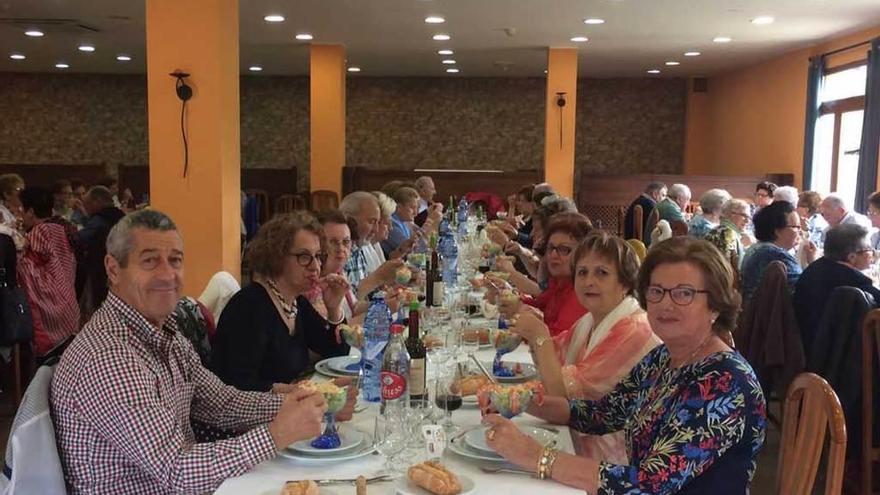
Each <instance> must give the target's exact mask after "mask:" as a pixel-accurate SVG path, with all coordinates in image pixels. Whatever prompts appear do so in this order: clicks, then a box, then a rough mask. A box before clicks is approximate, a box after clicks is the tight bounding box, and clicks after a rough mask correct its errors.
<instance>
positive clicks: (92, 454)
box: [0, 177, 880, 494]
mask: <svg viewBox="0 0 880 495" xmlns="http://www.w3.org/2000/svg"><path fill="white" fill-rule="evenodd" d="M0 184H2V178H0ZM771 186H772V187H771ZM779 189H781V188H775V186H773V185H772V184H761V185H759V187H758V193H760V194H758V193H756V195H755V205H756V206H754V207H753V205H751V204H750V203H749V202H746V201H743V200H739V199H733V198H731V195H730V194H728V193H727V192H725V191H723V190H721V189H712V190H710V191H707V192H706V193H705V194H704V195H703V197H702V198H701V200H700V206H701V208H702V212H701V213H698V214H697V215H696V216H694V217H693V218H692V219H691V221H690V225H691V226H692V227H693V233H692V235H686V236H675V237H671V238H663V237H668V236H662V235H658V236H654V238H653V239H652V240H651V242H650V243H649V244H650V248H649V249H647V250H644V251H643V249H644V248H645V246H641V248H640V247H639V245H638V243H634V242H631V241H630V240H625V239H624V238H621V237H618V236H616V235H614V234H613V233H610V232H606V231H603V230H601V229H596V228H594V227H593V225H592V223H591V221H590V219H589V218H587V217H586V216H585V215H583V214H581V213H579V212H578V211H577V208H576V206H575V204H574V202H573V201H572V200H571V199H569V198H566V197H563V196H562V195H560V194H559V193H557V192H555V191H553V189H552V187H551V186H550V185H549V184H537V185H528V186H524V187H522V188H521V189H520V190H519V191H517V192H516V193H515V194H513V195H511V196H510V197H509V198H507V199H508V209H507V215H506V216H505V217H504V219H499V220H497V221H494V222H490V223H489V224H488V225H487V226H486V228H485V235H486V237H487V238H488V240H490V241H491V242H492V243H495V244H498V245H499V246H501V247H502V250H503V252H504V253H505V255H506V256H498V257H497V259H496V265H495V270H496V271H502V272H506V273H507V274H508V276H506V277H504V278H499V277H496V276H495V275H487V276H486V279H485V280H484V281H483V285H485V287H486V295H487V299H489V302H491V303H495V304H497V305H498V307H499V311H500V312H501V313H502V314H503V315H504V316H505V318H507V319H508V320H509V322H510V330H511V331H512V332H514V333H516V334H518V335H521V336H522V337H523V338H524V340H525V341H526V342H527V344H528V346H529V348H530V350H531V353H532V356H533V359H534V361H535V365H536V366H537V368H538V370H539V374H540V377H541V380H542V382H543V385H544V388H545V390H546V392H547V396H546V397H545V398H544V400H543V401H541V402H540V403H537V402H536V403H533V404H531V405H530V407H529V409H528V411H529V412H530V413H531V414H533V415H535V416H538V417H540V418H543V419H545V420H547V421H549V422H551V423H556V424H563V425H568V426H570V427H572V428H574V429H575V430H577V431H578V432H581V434H582V436H581V439H580V440H581V443H582V446H583V447H584V448H583V449H582V453H581V455H580V456H574V455H568V454H564V453H561V452H556V451H553V450H552V449H550V450H549V451H548V450H547V449H548V448H545V447H542V446H541V445H540V444H538V443H537V442H536V441H534V440H533V439H531V438H530V437H527V436H525V435H524V434H523V433H522V432H521V431H520V430H518V429H517V428H516V427H515V426H513V424H512V423H511V422H510V421H509V420H506V419H504V418H502V417H500V416H498V415H494V414H489V415H487V416H486V418H485V422H486V423H487V424H488V425H490V426H491V428H489V429H488V431H487V433H486V441H487V443H488V444H489V445H490V446H491V447H492V448H493V449H494V450H496V451H497V452H499V453H500V454H501V455H503V456H504V457H506V458H507V459H508V460H509V461H510V462H512V463H513V464H516V465H518V466H520V467H521V468H523V469H527V470H530V471H537V470H538V467H539V466H540V465H542V463H544V464H546V463H547V462H549V463H551V465H552V469H551V470H549V475H550V477H551V478H552V479H553V480H555V481H558V482H560V483H564V484H567V485H571V486H574V487H577V488H580V489H583V490H586V491H587V492H588V493H688V494H701V493H722V494H724V493H730V494H734V493H738V494H739V493H744V492H746V490H747V487H748V485H749V482H750V480H751V478H752V476H753V475H754V471H755V469H756V458H757V453H758V451H759V450H760V448H761V447H762V445H763V441H764V433H765V418H766V413H765V407H766V404H765V399H764V396H763V392H762V389H761V385H760V384H759V383H758V381H757V379H756V377H755V374H754V372H753V370H752V368H751V366H750V364H749V363H748V362H747V361H746V360H745V359H744V358H743V357H742V356H741V355H740V354H739V353H737V352H736V351H735V350H734V349H733V348H732V346H731V345H730V344H729V342H728V340H727V339H726V338H725V336H726V335H729V334H730V332H731V331H733V330H734V327H735V326H736V320H737V314H738V312H739V311H740V307H741V304H742V298H741V296H740V291H739V290H738V289H737V287H741V288H742V291H743V294H744V297H748V290H751V288H752V287H754V284H755V280H760V277H761V269H762V268H761V266H760V265H762V264H764V265H766V264H767V263H769V262H770V261H772V260H775V259H785V260H786V261H793V262H794V264H792V265H791V267H792V270H791V271H790V272H789V273H790V274H791V273H792V272H795V270H794V267H795V265H797V267H798V269H797V271H796V274H795V276H794V279H793V283H797V284H800V283H801V282H804V283H806V282H805V281H807V280H821V281H823V283H827V281H828V280H841V281H844V280H845V281H846V283H851V281H852V280H856V279H858V280H857V281H858V282H859V283H862V282H864V280H863V279H860V278H858V277H857V275H860V273H859V270H863V269H864V268H866V267H867V265H869V264H870V263H871V259H872V258H871V257H872V256H873V249H874V247H873V244H872V243H871V242H872V240H871V239H869V237H868V230H867V229H866V228H864V227H863V226H861V225H858V221H857V220H852V219H858V218H859V217H857V216H856V215H857V214H854V213H853V212H851V211H849V210H848V209H846V207H845V206H842V204H843V203H842V202H841V201H840V200H839V198H838V197H837V196H834V195H831V196H828V197H826V198H825V199H824V200H821V202H819V203H818V204H817V201H816V195H815V193H810V192H806V193H802V194H801V195H800V196H799V197H798V195H797V194H796V191H794V193H795V195H794V196H792V195H791V191H790V190H789V191H786V190H785V189H783V191H782V192H781V193H780V195H779V196H778V197H777V196H776V194H775V193H776V192H778V191H779ZM792 189H793V188H792ZM25 191H27V190H25ZM435 194H436V190H435V187H434V184H433V181H431V179H430V178H429V177H423V178H420V179H419V180H417V181H416V182H415V183H413V184H408V183H405V182H402V181H395V183H389V184H387V185H386V186H385V187H383V188H382V191H381V192H380V191H376V192H368V191H356V192H352V193H350V194H348V195H346V196H345V197H344V198H343V199H342V201H341V202H340V206H339V210H331V211H324V212H321V213H320V214H317V215H314V214H312V213H310V212H305V211H300V212H294V213H290V214H283V215H277V216H275V217H273V218H272V219H271V220H270V221H269V222H268V223H266V224H264V225H262V226H261V227H260V229H259V231H258V232H257V234H256V236H255V238H253V239H252V240H251V241H250V243H249V244H248V247H247V250H246V252H245V258H246V262H247V263H246V265H247V266H248V267H249V269H250V271H251V280H250V282H249V283H248V284H247V285H245V286H244V287H243V288H241V289H240V290H228V291H220V292H223V294H222V295H221V296H220V297H219V299H222V302H220V303H219V304H207V305H204V306H210V309H211V310H212V311H211V310H209V311H207V312H204V311H203V313H204V316H205V317H206V318H205V319H206V320H208V323H205V324H204V326H208V327H214V326H216V329H214V328H210V329H209V330H208V333H209V334H210V335H209V338H207V339H206V338H205V336H204V332H201V333H195V334H194V333H193V332H192V331H190V330H185V329H184V327H188V326H189V325H187V324H185V323H184V320H183V319H181V318H179V317H177V316H176V315H177V314H178V313H179V312H180V308H181V305H182V304H186V301H187V298H182V297H181V288H182V285H183V280H182V278H183V267H184V260H185V256H184V237H185V233H182V232H179V231H178V229H177V227H176V226H175V224H174V222H173V220H172V219H171V218H169V217H168V216H166V215H164V214H163V213H161V212H159V211H155V210H149V209H147V210H140V211H136V212H133V213H130V214H128V215H126V216H124V217H123V218H122V219H121V220H119V221H118V222H116V223H115V225H114V226H113V227H112V229H110V231H109V233H108V235H107V239H106V250H107V254H108V256H107V258H106V277H107V279H108V281H109V293H108V295H107V296H106V299H104V300H103V304H101V306H100V308H99V309H97V311H96V312H95V313H94V314H93V315H91V317H90V319H89V320H88V322H87V323H86V325H85V326H84V327H83V329H82V331H81V332H80V333H79V335H78V336H77V337H76V338H75V339H74V341H73V342H72V343H71V344H70V347H69V348H68V349H67V350H66V351H65V353H64V355H63V357H62V359H61V362H60V364H59V366H58V368H57V370H56V372H55V377H54V379H53V381H52V385H51V394H50V404H51V409H52V417H53V421H54V424H55V429H56V437H57V439H58V447H59V452H60V456H61V460H62V464H63V467H64V475H65V480H66V483H67V484H68V487H69V489H70V491H71V493H81V492H83V493H85V492H115V493H117V492H118V493H122V492H124V493H155V492H163V493H165V492H167V493H171V492H179V491H186V492H205V491H212V490H214V489H216V488H217V487H218V486H219V485H220V484H221V483H222V482H223V481H224V480H226V479H227V478H230V477H233V476H237V475H240V474H243V473H244V472H246V471H248V470H249V469H251V468H252V467H253V466H255V465H256V464H258V463H260V462H262V461H264V460H267V459H270V458H272V457H273V456H274V455H275V452H276V451H277V450H280V449H282V448H284V447H286V446H287V445H289V444H291V443H293V442H294V441H297V440H302V439H306V438H311V437H314V436H316V435H317V434H318V433H319V430H320V425H321V417H322V414H323V412H324V410H325V408H326V405H325V404H324V402H323V399H322V398H321V396H320V395H316V394H315V393H313V392H312V391H309V390H307V389H303V388H301V387H299V386H297V385H296V382H297V381H298V380H300V379H301V378H302V377H303V376H304V374H305V373H307V372H309V371H310V369H311V366H312V365H313V364H314V363H315V362H317V361H318V360H319V359H323V358H326V357H331V356H339V355H346V354H348V353H349V348H348V345H346V344H345V343H344V342H343V341H342V340H340V339H339V338H338V336H337V332H336V329H337V327H338V326H339V325H341V324H343V323H358V322H362V321H363V318H364V316H365V313H366V311H367V308H368V300H369V297H370V295H371V294H373V293H374V292H376V291H378V290H383V289H387V288H389V287H390V286H392V285H393V283H394V279H395V274H396V272H397V269H398V268H400V267H402V266H403V265H404V263H405V261H404V260H405V259H406V257H407V256H408V255H409V254H410V253H411V252H412V251H413V250H416V249H420V248H423V246H424V243H425V241H426V239H427V238H428V237H430V236H431V235H432V234H433V233H434V232H436V231H437V229H438V227H439V225H440V222H441V219H442V216H443V205H442V204H440V203H436V202H434V201H433V196H434V195H435ZM23 197H24V198H27V194H24V195H23ZM690 197H691V196H690V190H689V189H688V188H687V186H684V185H681V184H675V185H673V186H672V187H670V188H669V194H668V195H667V188H666V186H665V185H663V184H656V183H655V184H650V185H649V186H648V188H647V189H646V191H645V194H644V195H643V196H642V197H640V198H639V199H637V200H636V201H635V202H634V203H633V204H634V205H635V204H640V205H642V207H643V209H645V210H646V214H645V217H646V218H647V217H648V216H649V213H650V212H651V210H653V208H657V209H658V210H659V212H660V217H661V219H662V220H665V221H681V220H682V219H685V218H687V215H688V210H689V209H690V206H689V204H690ZM4 198H6V196H5V195H4ZM774 198H775V199H774ZM768 199H769V200H768ZM793 199H794V200H795V201H796V202H793V201H792V200H793ZM29 201H30V200H27V201H23V202H22V203H23V204H24V205H25V210H26V211H32V210H33V209H34V208H33V206H30V207H28V205H30V204H31V203H29ZM875 201H876V209H875V210H872V212H874V213H877V212H880V196H878V195H875V196H872V199H871V203H872V208H875V206H874V204H875ZM802 202H803V204H801V203H802ZM5 204H6V205H7V206H8V205H9V204H10V203H9V201H8V200H6V202H5ZM13 206H14V204H13ZM753 209H754V210H755V211H753ZM801 210H803V211H801ZM819 210H821V217H822V218H824V219H825V220H827V223H828V224H829V226H828V228H827V232H822V236H821V238H820V237H817V238H816V239H817V240H818V242H820V243H822V244H823V246H824V250H825V252H824V256H823V257H821V258H819V259H816V257H817V253H818V250H819V249H821V247H820V246H818V245H816V244H815V241H813V240H812V237H810V238H805V239H802V238H801V237H802V235H801V233H802V232H807V231H808V226H810V225H815V224H817V223H818V221H817V219H816V215H817V212H818V211H819ZM841 210H842V211H841ZM44 213H45V212H44V211H42V210H41V211H40V212H37V213H34V214H37V215H42V214H44ZM28 215H32V214H31V213H28ZM628 218H631V217H629V216H628ZM871 218H872V219H875V218H877V215H876V214H872V216H871ZM630 221H632V220H630ZM752 221H753V223H754V229H753V230H750V229H749V228H748V227H749V225H750V224H751V223H752ZM811 222H812V223H811ZM43 223H47V222H43ZM50 225H53V226H54V224H50ZM628 228H630V229H631V228H632V227H631V226H628ZM53 230H54V229H53ZM631 231H632V230H629V231H628V232H631ZM751 232H753V233H754V237H755V238H754V239H753V238H752V233H751ZM29 235H30V234H29ZM56 236H57V237H58V238H59V239H64V237H61V234H60V231H59V234H57V235H56ZM57 242H60V241H57ZM802 245H805V246H806V247H804V251H805V252H806V253H807V254H806V257H807V260H808V263H809V264H808V266H807V268H806V270H804V271H801V268H800V264H799V262H798V261H797V258H796V256H797V253H795V252H792V251H793V250H794V249H795V248H796V247H798V246H802ZM846 270H851V271H852V272H853V273H850V272H849V271H846ZM844 271H846V273H843V272H844ZM848 277H849V278H848ZM866 278H867V277H866ZM798 279H799V280H798ZM218 280H220V281H223V280H225V279H224V278H223V277H220V278H216V277H215V279H212V282H211V283H210V284H209V287H208V289H206V291H205V293H206V294H209V293H210V294H214V293H216V292H218V291H217V290H216V288H212V286H213V285H214V284H215V282H217V281H218ZM217 283H221V282H217ZM222 283H228V281H227V282H222ZM507 284H509V286H508V285H507ZM233 285H234V281H233ZM868 286H870V279H868ZM868 286H865V287H866V289H865V290H868V288H867V287H868ZM810 287H811V288H813V289H815V288H816V287H817V286H814V285H813V284H812V283H811V285H810ZM503 289H508V290H513V291H515V292H514V293H515V295H516V297H514V298H511V297H500V295H501V291H502V290H503ZM798 293H800V294H803V297H816V298H818V297H821V294H818V293H817V294H815V295H811V294H810V293H809V292H808V290H807V289H804V290H803V291H801V288H800V286H799V285H798V286H797V291H796V292H795V294H796V297H797V294H798ZM203 296H204V294H203ZM397 297H399V296H398V295H396V293H395V292H393V291H390V292H388V294H387V299H388V301H389V305H390V306H392V309H394V308H395V307H396V304H399V303H400V301H399V300H396V298H397ZM200 299H202V298H200ZM191 302H192V301H190V303H191ZM196 307H201V306H196ZM215 321H216V325H214V324H213V323H214V322H215ZM338 384H340V385H348V384H349V382H348V381H346V380H344V379H340V380H339V381H338ZM356 393H357V391H356V390H350V395H349V401H348V403H347V405H346V408H345V409H343V411H342V412H340V413H339V414H338V419H340V420H347V419H350V418H351V417H352V414H353V410H354V400H355V394H356ZM487 412H488V413H491V411H487ZM197 425H203V426H205V427H207V428H210V429H215V430H218V431H219V432H221V433H223V434H222V435H218V436H216V437H210V436H209V437H205V436H203V435H201V433H200V430H199V428H197Z"/></svg>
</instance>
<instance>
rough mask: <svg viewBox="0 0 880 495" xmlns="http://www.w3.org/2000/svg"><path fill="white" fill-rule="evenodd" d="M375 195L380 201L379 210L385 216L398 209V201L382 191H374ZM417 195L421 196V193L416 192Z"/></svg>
mask: <svg viewBox="0 0 880 495" xmlns="http://www.w3.org/2000/svg"><path fill="white" fill-rule="evenodd" d="M373 196H375V197H376V201H378V202H379V210H380V212H381V214H382V216H383V217H390V216H391V215H393V214H394V211H395V210H397V202H396V201H394V200H393V199H391V197H390V196H388V195H387V194H385V193H383V192H382V191H373ZM416 197H417V198H418V197H419V193H416Z"/></svg>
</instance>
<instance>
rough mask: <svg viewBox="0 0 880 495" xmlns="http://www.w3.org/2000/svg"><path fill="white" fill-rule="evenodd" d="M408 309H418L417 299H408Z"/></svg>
mask: <svg viewBox="0 0 880 495" xmlns="http://www.w3.org/2000/svg"><path fill="white" fill-rule="evenodd" d="M409 310H410V311H418V310H419V301H418V300H417V299H413V300H412V301H410V303H409Z"/></svg>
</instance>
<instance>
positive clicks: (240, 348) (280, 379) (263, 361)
mask: <svg viewBox="0 0 880 495" xmlns="http://www.w3.org/2000/svg"><path fill="white" fill-rule="evenodd" d="M296 304H297V307H298V308H299V312H298V313H297V315H296V324H295V326H294V329H295V330H294V333H293V335H290V333H288V331H287V325H285V323H284V320H282V319H281V315H280V314H279V313H278V310H277V309H276V307H275V304H274V303H273V302H272V296H271V295H269V293H268V292H267V291H266V289H265V288H264V287H263V286H262V285H260V284H257V283H251V284H250V285H248V286H246V287H244V288H243V289H241V290H240V291H239V292H238V293H237V294H235V295H234V296H232V299H230V300H229V303H228V304H227V305H226V308H224V309H223V313H221V315H220V321H219V322H218V324H217V334H216V335H215V336H214V342H213V345H212V347H213V356H212V364H213V366H212V368H213V370H214V372H215V373H216V374H217V376H218V377H220V379H221V380H223V381H224V382H225V383H227V384H229V385H232V386H234V387H236V388H238V389H239V390H255V391H269V390H271V389H272V384H274V383H290V382H292V381H293V380H294V379H296V378H298V377H299V376H300V375H302V374H303V373H304V372H306V371H308V369H309V350H312V351H314V352H315V353H317V354H318V355H320V356H321V357H322V358H326V357H331V356H345V355H348V351H349V348H348V345H347V344H345V342H343V343H341V344H337V343H336V327H335V325H330V324H329V323H328V322H327V320H325V319H324V318H323V317H322V316H321V315H320V314H319V313H318V312H317V311H316V310H315V308H314V307H313V306H312V305H311V303H309V301H308V299H306V298H305V297H302V296H300V297H298V298H297V299H296Z"/></svg>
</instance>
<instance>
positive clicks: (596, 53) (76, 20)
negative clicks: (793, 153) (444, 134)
mask: <svg viewBox="0 0 880 495" xmlns="http://www.w3.org/2000/svg"><path fill="white" fill-rule="evenodd" d="M180 1H186V0H180ZM240 5H241V12H240V20H241V21H240V22H241V35H240V36H241V55H240V59H241V64H242V72H243V73H247V72H248V70H247V68H248V67H249V66H250V65H261V66H262V67H263V68H264V70H263V72H262V74H268V75H305V74H307V72H308V44H307V43H303V42H298V41H296V40H294V38H293V36H294V34H295V33H296V32H300V31H307V32H310V33H312V34H314V36H315V41H316V42H326V43H343V44H345V45H346V46H347V51H348V58H349V63H350V64H353V65H358V66H360V67H362V69H363V71H362V72H361V76H444V77H446V76H447V75H446V74H445V72H444V70H445V68H446V66H443V65H442V64H441V63H440V60H441V58H443V57H441V56H439V55H437V54H436V51H437V50H438V49H440V48H451V49H453V50H455V56H454V57H453V58H454V59H455V60H456V61H457V62H458V64H457V66H458V67H459V68H460V69H461V73H460V74H458V75H457V76H449V77H468V76H508V77H510V76H513V77H527V76H532V77H535V76H541V75H542V74H543V70H544V68H545V63H546V47H548V46H578V47H579V48H580V49H581V50H580V62H579V69H580V73H581V75H582V76H591V77H615V76H641V75H644V74H645V71H646V70H647V69H650V68H655V67H656V68H660V69H662V71H663V73H662V76H666V77H678V76H700V75H712V74H717V73H720V72H724V71H728V70H731V69H734V68H737V67H741V66H744V65H748V64H752V63H755V62H757V61H760V60H765V59H769V58H772V57H774V56H777V55H780V54H782V53H785V52H787V51H790V50H793V49H796V48H800V47H804V46H808V45H811V44H815V43H818V42H821V41H824V40H827V39H829V38H831V37H835V36H838V35H841V34H845V33H850V32H854V31H858V30H861V29H865V28H869V27H872V26H878V25H880V1H878V0H586V1H585V0H240ZM275 13H278V14H282V15H284V16H285V17H286V18H287V20H286V21H285V22H283V23H280V24H268V23H266V22H264V21H263V16H264V15H266V14H275ZM765 14H767V15H772V16H774V17H775V18H776V22H775V23H773V24H771V25H767V26H755V25H753V24H752V23H750V22H749V21H750V19H752V18H754V17H756V16H758V15H765ZM428 15H441V16H443V17H445V18H446V23H445V24H441V25H428V24H425V23H424V22H423V19H424V18H425V17H426V16H428ZM197 16H198V13H197V12H194V13H193V20H194V21H197V19H198V17H197ZM587 17H600V18H603V19H605V20H606V21H607V22H606V23H605V24H603V25H597V26H589V25H585V24H584V23H583V19H584V18H587ZM0 18H2V19H0V71H4V72H11V71H15V72H60V70H59V69H55V68H54V67H53V66H54V64H55V63H57V62H66V63H68V64H69V65H70V69H67V70H66V71H67V72H86V73H143V72H144V70H145V63H144V57H145V53H144V52H145V48H144V44H145V41H144V40H145V33H144V29H145V28H144V0H0ZM10 19H70V20H72V22H70V23H61V24H51V23H40V22H33V21H32V22H23V23H15V22H13V21H10ZM76 24H84V25H87V26H90V27H92V28H94V29H96V30H97V32H91V31H89V30H87V29H84V28H81V27H76ZM32 26H33V27H38V28H40V29H42V30H43V31H45V33H46V36H44V37H42V38H29V37H26V36H25V35H24V30H25V28H27V27H32ZM509 28H510V29H509ZM506 29H507V30H508V31H510V32H511V34H512V35H510V34H508V32H505V30H506ZM438 32H444V33H448V34H450V35H451V36H452V40H451V41H448V42H437V41H433V40H432V39H431V35H432V34H434V33H438ZM578 35H583V36H587V37H589V38H590V41H589V42H587V43H583V44H581V43H572V42H571V41H569V39H570V38H571V37H572V36H578ZM720 35H725V36H730V37H732V38H733V42H732V43H729V44H726V45H720V44H716V43H713V42H712V38H713V37H715V36H720ZM83 42H89V43H93V44H94V45H95V46H96V48H97V50H96V51H95V52H94V53H92V54H85V53H82V52H79V51H78V50H77V49H76V46H77V45H78V44H79V43H83ZM688 50H697V51H700V52H702V55H701V56H699V57H695V58H686V57H683V56H682V54H683V52H685V51H688ZM12 53H22V54H24V55H26V57H27V59H26V60H21V61H16V60H11V59H10V58H9V55H10V54H12ZM118 53H125V54H129V55H131V56H132V57H133V60H132V61H131V62H128V63H121V62H117V61H116V58H115V57H116V55H117V54H118ZM667 60H678V61H680V62H682V65H680V66H678V67H665V66H664V65H663V64H664V62H665V61H667Z"/></svg>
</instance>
